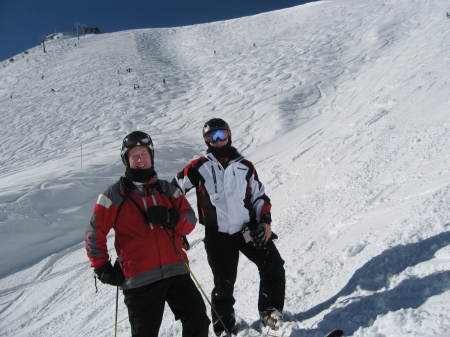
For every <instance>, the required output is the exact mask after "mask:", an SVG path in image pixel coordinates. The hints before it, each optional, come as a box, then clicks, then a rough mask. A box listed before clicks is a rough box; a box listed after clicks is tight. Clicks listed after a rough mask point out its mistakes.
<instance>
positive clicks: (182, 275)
mask: <svg viewBox="0 0 450 337" xmlns="http://www.w3.org/2000/svg"><path fill="white" fill-rule="evenodd" d="M121 157H122V161H123V163H124V164H125V166H126V171H125V176H124V177H121V178H120V179H119V181H117V182H116V183H115V184H113V185H111V186H110V187H109V188H108V189H107V190H106V191H105V192H104V193H103V194H100V196H99V197H98V200H97V203H96V204H95V206H94V210H93V215H92V217H91V221H90V223H89V225H88V226H87V229H86V233H85V242H86V251H87V255H88V257H89V260H90V261H91V266H92V267H94V271H95V273H96V274H97V277H98V278H99V279H100V281H102V282H103V283H107V284H111V285H114V286H120V287H121V288H122V289H123V293H124V297H125V304H126V305H127V308H128V316H129V320H130V325H131V332H132V336H133V337H144V336H145V337H156V336H158V331H159V328H160V325H161V321H162V316H163V312H164V305H165V302H167V303H168V304H169V307H170V309H171V310H172V312H173V313H174V315H175V318H176V319H180V320H181V322H182V325H183V337H206V336H208V328H209V324H210V321H209V318H208V317H207V315H206V308H205V304H204V302H203V300H202V298H201V295H200V293H199V291H198V290H197V288H196V287H195V284H194V283H193V281H192V279H191V278H190V276H189V273H188V268H187V265H186V264H187V263H188V259H187V256H186V254H185V252H184V250H185V249H187V248H188V247H187V241H186V239H185V235H187V234H189V233H190V232H191V231H192V230H193V229H194V226H195V223H196V221H197V219H196V217H195V214H194V212H193V210H192V208H191V207H190V205H189V203H188V201H187V200H186V198H185V197H184V195H183V194H182V193H181V191H180V189H179V188H178V187H177V186H175V185H173V184H170V183H168V182H167V181H165V180H159V179H158V177H157V174H156V172H155V170H154V165H153V163H154V161H153V160H154V150H153V143H152V140H151V138H150V136H149V135H148V134H146V133H144V132H141V131H134V132H132V133H130V134H129V135H127V136H126V137H125V138H124V140H123V144H122V151H121ZM111 229H114V231H115V242H114V246H115V249H116V252H117V256H118V259H117V261H116V263H115V264H114V266H112V264H111V262H110V259H109V255H108V249H107V245H106V241H107V234H108V233H109V231H110V230H111Z"/></svg>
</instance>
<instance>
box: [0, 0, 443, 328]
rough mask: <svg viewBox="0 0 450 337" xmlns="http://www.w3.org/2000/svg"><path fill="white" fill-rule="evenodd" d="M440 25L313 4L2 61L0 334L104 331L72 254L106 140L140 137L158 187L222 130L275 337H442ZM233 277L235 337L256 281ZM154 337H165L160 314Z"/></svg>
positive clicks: (421, 15) (358, 6) (349, 4)
mask: <svg viewBox="0 0 450 337" xmlns="http://www.w3.org/2000/svg"><path fill="white" fill-rule="evenodd" d="M448 10H449V8H448V2H447V1H444V0H420V1H419V0H399V1H391V0H378V1H359V0H358V1H357V0H341V1H334V0H333V1H320V2H314V3H310V4H307V5H304V6H298V7H294V8H290V9H286V10H280V11H275V12H270V13H265V14H260V15H256V16H251V17H247V18H241V19H236V20H230V21H223V22H216V23H210V24H203V25H196V26H189V27H181V28H170V29H142V30H133V31H124V32H118V33H113V34H100V35H96V36H84V37H82V38H80V41H77V39H76V38H74V39H61V40H53V41H49V42H48V43H47V46H46V47H47V51H48V52H47V53H46V54H43V53H42V49H41V47H39V46H37V47H35V48H33V49H30V50H29V51H28V54H24V55H18V56H16V57H15V61H14V62H9V61H3V62H1V63H0V123H1V126H2V133H1V134H0V153H1V156H0V166H1V168H2V169H1V171H0V240H1V244H0V253H1V255H2V256H3V258H2V259H1V260H0V336H15V337H16V336H19V337H25V336H33V337H35V336H42V337H44V336H77V337H78V336H80V337H81V336H94V335H95V336H110V335H112V334H113V324H114V303H115V302H114V301H115V291H114V289H113V288H109V287H106V286H103V285H100V286H99V293H98V294H95V288H94V284H93V279H92V277H91V270H90V268H89V265H88V262H87V258H86V256H85V252H84V247H83V243H82V239H83V238H82V237H83V231H84V226H85V224H86V223H87V221H89V217H90V211H91V208H92V205H93V203H94V202H95V199H96V197H97V195H98V193H100V192H102V191H103V190H104V189H105V188H106V187H107V186H108V185H109V184H111V183H112V182H114V181H115V179H116V178H117V177H118V176H119V175H120V174H121V173H122V172H123V165H122V163H121V162H120V157H119V148H120V141H121V139H122V138H123V136H124V135H125V134H126V133H128V132H130V131H132V130H134V129H142V130H145V131H148V132H149V133H150V134H151V135H152V137H153V138H154V142H155V147H156V149H155V160H156V169H157V171H158V172H159V175H160V176H161V177H163V178H170V177H171V176H172V175H173V174H175V172H177V171H178V170H180V169H181V168H182V167H183V165H184V164H186V163H187V162H188V161H189V160H190V159H191V158H193V157H194V156H197V155H199V154H200V153H201V151H202V149H203V148H204V144H203V140H202V139H201V131H200V130H201V126H202V124H203V123H204V121H205V120H207V119H208V118H211V117H222V118H224V119H226V120H227V121H228V122H229V124H230V125H231V127H232V130H233V143H234V144H235V145H236V147H237V148H238V149H240V150H241V151H242V152H243V153H244V155H246V156H248V157H249V159H250V160H252V161H253V162H254V163H255V164H256V168H257V170H258V174H259V176H260V178H261V180H262V181H263V182H264V183H265V186H266V189H267V193H268V195H269V196H270V198H271V200H272V203H273V218H274V225H273V226H274V231H275V232H276V233H277V234H278V235H279V237H280V239H279V241H278V243H277V245H278V247H279V249H280V251H281V254H282V256H283V258H284V259H285V260H286V272H287V274H286V277H287V289H286V305H285V313H286V318H287V319H288V322H287V323H286V336H292V337H314V336H321V335H322V334H323V333H324V332H326V331H329V330H332V329H335V328H337V327H338V328H341V329H343V330H344V331H345V332H346V335H348V336H364V337H381V336H392V335H395V336H417V337H418V336H421V337H423V336H430V337H431V336H433V337H435V336H447V335H448V331H450V319H449V317H448V303H449V301H450V272H449V270H450V207H449V205H450V184H449V181H450V179H449V178H450V165H449V164H450V154H449V151H448V149H449V148H450V137H449V135H450V132H449V130H450V115H449V111H450V109H449V108H450V96H449V94H448V93H449V92H450V90H449V89H450V81H449V77H448V69H450V58H449V57H448V46H449V45H450V25H449V20H448V19H447V18H446V15H445V13H446V11H448ZM52 89H53V90H52ZM99 149H101V150H102V151H101V153H99ZM81 154H82V157H81ZM189 199H190V201H191V202H192V203H193V204H195V198H194V196H192V195H189ZM110 238H111V239H112V238H113V234H111V237H110ZM202 238H203V228H202V227H201V226H198V227H197V228H196V230H195V231H194V233H193V234H191V235H190V238H189V239H190V241H191V244H192V249H191V250H190V251H189V258H190V261H191V267H192V269H193V271H194V273H195V274H196V276H197V278H198V279H199V281H200V282H201V284H202V285H203V287H204V288H205V290H206V292H207V293H210V291H211V288H212V276H211V272H210V270H209V267H208V265H207V261H206V256H205V253H204V249H203V243H202V241H201V240H202ZM109 247H110V248H111V253H112V255H113V256H114V252H113V249H112V241H111V242H109ZM239 268H240V269H239V274H238V280H237V282H236V290H235V295H236V299H237V302H236V306H235V309H236V312H237V315H238V316H239V318H240V319H241V320H242V321H243V324H246V325H248V327H249V328H248V329H244V330H243V331H242V332H240V333H239V336H241V337H244V336H245V337H253V336H257V335H258V333H257V332H256V331H255V330H254V328H255V327H256V326H257V322H256V318H257V317H258V314H257V309H256V294H257V287H258V277H257V271H256V268H255V267H254V266H253V265H252V264H250V263H249V262H248V261H246V260H245V258H242V259H241V261H240V266H239ZM119 301H120V306H119V336H126V335H129V334H130V328H129V323H128V319H127V313H126V308H125V306H124V304H123V301H122V298H120V299H119ZM211 335H212V331H211ZM160 336H181V326H180V324H179V322H174V321H173V316H172V314H171V313H170V311H169V310H167V313H166V315H165V318H164V320H163V324H162V327H161V331H160Z"/></svg>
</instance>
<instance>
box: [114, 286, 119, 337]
mask: <svg viewBox="0 0 450 337" xmlns="http://www.w3.org/2000/svg"><path fill="white" fill-rule="evenodd" d="M118 309H119V286H117V289H116V319H115V323H114V337H117V313H118V311H119V310H118Z"/></svg>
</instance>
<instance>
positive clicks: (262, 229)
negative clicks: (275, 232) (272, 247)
mask: <svg viewBox="0 0 450 337" xmlns="http://www.w3.org/2000/svg"><path fill="white" fill-rule="evenodd" d="M250 235H251V237H252V240H253V244H254V245H255V247H256V248H262V247H264V245H265V244H266V243H267V241H268V240H269V239H270V237H271V236H272V229H271V227H270V225H269V224H267V223H259V224H258V225H257V226H256V228H255V229H253V230H251V231H250Z"/></svg>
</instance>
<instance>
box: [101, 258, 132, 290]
mask: <svg viewBox="0 0 450 337" xmlns="http://www.w3.org/2000/svg"><path fill="white" fill-rule="evenodd" d="M94 272H95V274H96V275H97V277H98V279H99V280H100V281H101V282H102V283H105V284H110V285H112V286H121V285H122V284H123V282H125V276H124V275H123V272H122V269H121V268H120V265H119V263H118V262H117V261H116V263H114V267H113V266H112V265H111V262H110V261H108V262H106V263H105V264H104V265H103V266H100V267H97V268H94Z"/></svg>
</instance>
